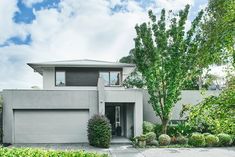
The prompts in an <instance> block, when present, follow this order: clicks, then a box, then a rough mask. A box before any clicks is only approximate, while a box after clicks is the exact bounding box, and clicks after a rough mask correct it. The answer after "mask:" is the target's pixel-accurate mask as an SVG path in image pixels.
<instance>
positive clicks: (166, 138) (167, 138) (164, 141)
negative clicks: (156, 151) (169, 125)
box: [158, 134, 171, 146]
mask: <svg viewBox="0 0 235 157" xmlns="http://www.w3.org/2000/svg"><path fill="white" fill-rule="evenodd" d="M158 140H159V144H160V145H161V146H167V145H169V144H170V143H171V138H170V136H168V135H167V134H162V135H160V136H159V138H158Z"/></svg>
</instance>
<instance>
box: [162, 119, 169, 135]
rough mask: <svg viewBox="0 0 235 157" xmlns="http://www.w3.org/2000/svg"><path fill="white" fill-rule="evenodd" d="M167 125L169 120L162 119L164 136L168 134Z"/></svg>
mask: <svg viewBox="0 0 235 157" xmlns="http://www.w3.org/2000/svg"><path fill="white" fill-rule="evenodd" d="M167 124H168V120H167V119H162V133H163V134H166V132H167Z"/></svg>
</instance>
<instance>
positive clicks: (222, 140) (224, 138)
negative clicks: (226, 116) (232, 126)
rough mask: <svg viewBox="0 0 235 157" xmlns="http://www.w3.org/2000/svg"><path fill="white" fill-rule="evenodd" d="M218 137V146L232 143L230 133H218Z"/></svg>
mask: <svg viewBox="0 0 235 157" xmlns="http://www.w3.org/2000/svg"><path fill="white" fill-rule="evenodd" d="M217 137H218V138H219V145H220V146H229V145H231V144H232V143H233V139H232V137H231V136H230V135H228V134H225V133H220V134H218V135H217Z"/></svg>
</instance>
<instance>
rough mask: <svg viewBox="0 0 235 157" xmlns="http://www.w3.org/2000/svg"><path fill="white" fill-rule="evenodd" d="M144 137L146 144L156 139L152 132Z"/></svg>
mask: <svg viewBox="0 0 235 157" xmlns="http://www.w3.org/2000/svg"><path fill="white" fill-rule="evenodd" d="M145 137H146V142H147V143H150V142H152V141H153V140H155V139H156V134H155V133H154V132H149V133H147V134H145Z"/></svg>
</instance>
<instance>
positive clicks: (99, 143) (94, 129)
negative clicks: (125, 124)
mask: <svg viewBox="0 0 235 157" xmlns="http://www.w3.org/2000/svg"><path fill="white" fill-rule="evenodd" d="M88 140H89V143H90V145H92V146H96V147H104V148H108V147H109V145H110V140H111V124H110V122H109V120H108V119H107V118H106V117H105V116H104V115H94V116H93V117H92V118H91V119H90V120H89V122H88Z"/></svg>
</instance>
